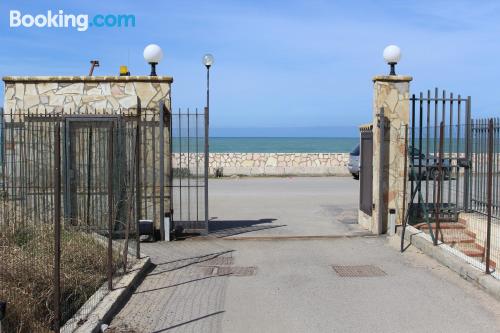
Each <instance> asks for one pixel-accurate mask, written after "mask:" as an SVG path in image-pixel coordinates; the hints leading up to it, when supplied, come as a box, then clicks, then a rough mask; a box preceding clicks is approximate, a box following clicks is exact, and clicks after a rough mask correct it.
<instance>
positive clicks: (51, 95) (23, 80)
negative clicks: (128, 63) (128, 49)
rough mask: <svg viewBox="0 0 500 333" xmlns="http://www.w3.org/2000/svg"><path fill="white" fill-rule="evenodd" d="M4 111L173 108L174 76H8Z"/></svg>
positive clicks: (91, 110) (66, 111)
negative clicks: (163, 105)
mask: <svg viewBox="0 0 500 333" xmlns="http://www.w3.org/2000/svg"><path fill="white" fill-rule="evenodd" d="M3 81H4V82H5V95H4V96H5V99H4V108H5V112H6V113H7V114H8V113H10V112H16V111H19V110H25V111H26V110H28V109H29V110H30V111H31V112H33V113H36V112H38V113H42V112H47V113H52V112H54V111H57V112H60V111H61V110H62V111H63V112H64V113H69V112H70V111H71V112H74V113H75V112H76V113H78V112H80V113H82V112H89V113H93V111H99V110H119V109H129V108H136V107H137V99H138V98H139V100H140V103H141V107H142V108H155V109H157V108H158V103H159V101H160V100H164V101H165V104H166V105H167V107H169V106H170V102H169V100H170V85H171V83H172V81H173V80H172V78H171V77H165V76H156V77H151V76H6V77H4V78H3Z"/></svg>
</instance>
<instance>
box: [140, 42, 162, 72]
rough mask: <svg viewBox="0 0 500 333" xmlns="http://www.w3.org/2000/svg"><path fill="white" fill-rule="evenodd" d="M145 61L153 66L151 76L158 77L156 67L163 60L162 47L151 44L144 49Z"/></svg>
mask: <svg viewBox="0 0 500 333" xmlns="http://www.w3.org/2000/svg"><path fill="white" fill-rule="evenodd" d="M143 55H144V59H145V60H146V61H147V62H148V64H150V65H151V74H150V75H151V76H156V65H157V64H158V63H159V62H160V61H161V59H162V58H163V51H162V49H161V47H159V46H158V45H156V44H149V45H148V46H146V47H145V48H144V52H143Z"/></svg>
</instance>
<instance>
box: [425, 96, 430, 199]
mask: <svg viewBox="0 0 500 333" xmlns="http://www.w3.org/2000/svg"><path fill="white" fill-rule="evenodd" d="M430 116H431V91H430V90H427V117H426V121H427V123H426V127H427V128H426V138H425V142H426V144H425V158H426V161H427V163H426V164H428V163H429V158H430V157H429V156H430V154H429V145H430V126H431V120H430ZM429 176H430V172H429V170H427V172H426V177H425V202H426V203H428V202H429Z"/></svg>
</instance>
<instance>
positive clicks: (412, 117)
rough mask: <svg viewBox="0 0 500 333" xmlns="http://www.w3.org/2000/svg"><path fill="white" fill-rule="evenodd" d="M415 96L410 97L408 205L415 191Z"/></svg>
mask: <svg viewBox="0 0 500 333" xmlns="http://www.w3.org/2000/svg"><path fill="white" fill-rule="evenodd" d="M415 99H416V98H415V94H413V95H412V96H411V147H410V157H409V158H410V161H411V162H410V167H411V170H412V172H411V174H412V177H410V181H411V183H410V185H411V186H410V187H411V192H410V193H411V194H412V196H411V202H410V205H411V204H413V192H414V190H415V179H414V178H415V177H414V174H415V173H414V172H413V171H415V159H414V156H413V155H414V154H413V152H414V151H415Z"/></svg>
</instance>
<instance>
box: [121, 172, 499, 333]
mask: <svg viewBox="0 0 500 333" xmlns="http://www.w3.org/2000/svg"><path fill="white" fill-rule="evenodd" d="M322 182H325V183H326V184H322ZM235 184H236V185H238V186H236V185H235ZM263 189H264V190H263ZM339 192H340V193H339ZM245 193H246V195H245ZM301 196H302V197H303V198H304V203H301V202H300V197H301ZM229 203H231V204H229ZM305 203H307V205H306V204H305ZM211 205H212V206H211V207H212V210H211V215H212V216H214V215H215V216H217V217H218V220H219V221H233V223H227V224H225V226H233V228H222V229H219V231H218V232H219V233H218V234H217V233H216V235H218V236H217V237H214V238H211V239H207V240H202V241H201V240H185V241H178V242H171V243H144V244H143V250H144V252H145V253H147V254H149V255H150V256H151V259H152V261H153V263H155V264H156V268H155V269H154V270H153V271H152V272H150V273H149V274H148V276H147V277H146V278H145V280H144V281H143V283H142V284H141V285H140V286H139V287H138V289H137V291H136V292H135V293H134V294H133V295H132V297H131V299H130V300H129V302H128V303H127V305H126V306H125V307H124V308H123V309H122V311H121V312H120V313H119V314H118V315H117V316H116V317H115V319H114V320H113V322H112V330H113V331H114V332H402V331H405V332H495V331H499V327H500V305H499V303H498V302H497V301H496V300H495V299H493V298H492V297H490V296H489V295H487V294H486V293H484V292H483V291H482V290H480V289H478V288H477V287H475V286H473V285H472V284H470V283H468V282H467V281H465V280H463V279H461V278H460V277H458V276H457V275H456V274H455V273H453V272H451V271H450V270H448V269H447V268H445V267H443V266H441V265H440V264H438V263H437V262H436V261H434V260H432V259H430V258H428V257H427V256H425V255H423V254H421V253H419V252H418V251H416V250H415V249H413V248H410V249H409V250H407V252H405V253H404V254H400V253H399V251H398V246H399V243H398V240H397V239H388V238H385V237H373V236H362V235H363V230H362V229H360V228H359V227H358V226H357V225H354V224H352V222H351V221H352V220H349V218H350V217H349V216H350V215H349V214H345V215H342V212H345V211H349V210H350V209H355V207H356V206H357V182H355V181H352V182H351V180H350V179H347V178H340V179H335V178H333V179H324V178H296V179H282V178H279V179H278V178H276V179H268V178H257V179H235V180H226V179H224V180H220V181H219V180H214V181H212V184H211ZM337 205H339V206H337ZM337 207H339V208H337ZM337 209H342V211H338V210H337ZM308 211H309V212H310V214H307V212H308ZM307 216H309V218H306V217H307ZM271 217H272V218H275V219H276V220H275V221H272V222H270V224H276V225H278V224H285V225H286V227H277V228H272V229H263V230H257V231H251V232H249V233H243V234H238V235H239V237H238V239H239V240H227V238H218V237H222V236H223V234H222V233H220V232H221V231H220V230H222V231H223V232H227V233H228V234H229V235H231V234H232V232H231V230H232V229H234V228H235V227H234V226H235V225H237V224H235V223H234V221H238V220H241V221H256V220H260V219H265V218H271ZM301 218H302V219H303V220H302V221H303V222H302V224H301ZM346 222H351V223H346ZM261 224H265V223H261ZM244 225H250V226H251V223H249V222H244ZM258 225H259V224H255V225H254V227H255V226H258ZM251 230H254V229H251ZM240 231H242V229H241V228H240ZM249 234H251V235H253V236H254V237H255V236H257V237H259V235H261V237H264V236H265V235H267V236H269V235H271V236H275V237H280V236H284V235H288V236H290V235H301V234H304V235H310V236H311V235H316V234H323V235H337V236H338V237H332V238H330V239H314V240H307V239H300V240H283V239H280V240H258V238H257V239H256V238H254V237H252V238H248V235H249ZM342 235H346V236H349V237H351V238H346V237H342ZM262 239H270V238H268V237H266V238H262ZM332 265H347V266H351V265H373V266H375V267H377V268H379V269H381V270H383V272H385V275H383V276H377V277H340V276H339V275H338V274H337V273H336V272H335V271H334V270H333V268H332Z"/></svg>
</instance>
